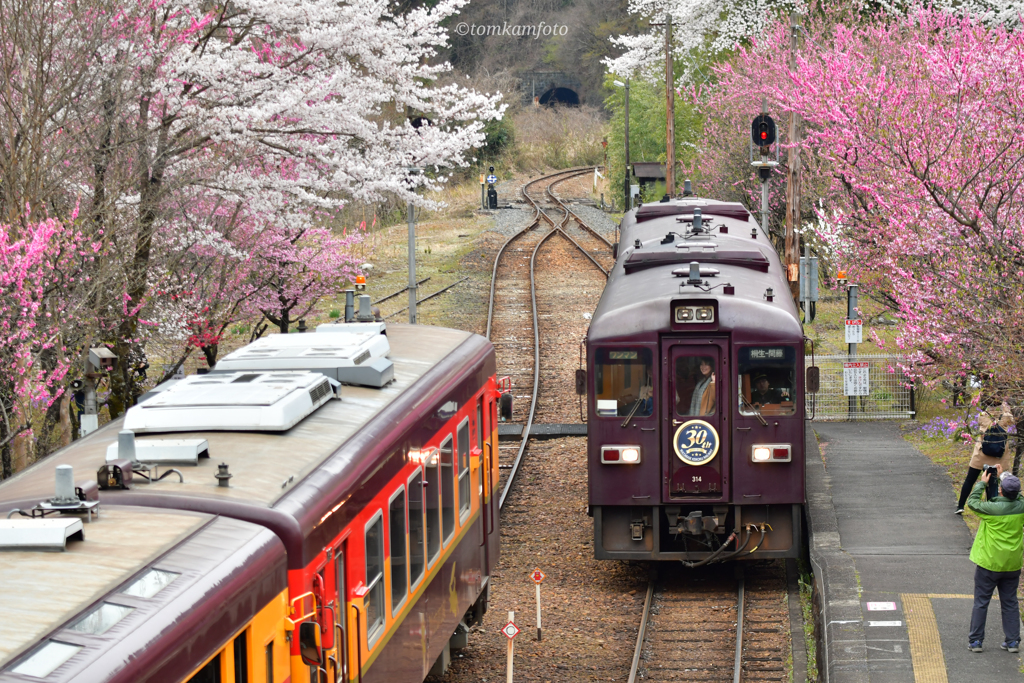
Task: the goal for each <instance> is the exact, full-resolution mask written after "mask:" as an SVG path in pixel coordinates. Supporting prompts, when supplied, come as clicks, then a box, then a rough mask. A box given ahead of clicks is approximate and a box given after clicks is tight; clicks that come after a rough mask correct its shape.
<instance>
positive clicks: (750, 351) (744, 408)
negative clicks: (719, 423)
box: [738, 346, 796, 415]
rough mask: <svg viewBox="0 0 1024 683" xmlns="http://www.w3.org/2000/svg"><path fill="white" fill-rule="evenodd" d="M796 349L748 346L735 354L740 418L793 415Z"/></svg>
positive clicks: (794, 406)
mask: <svg viewBox="0 0 1024 683" xmlns="http://www.w3.org/2000/svg"><path fill="white" fill-rule="evenodd" d="M795 379H796V349H794V348H793V347H791V346H751V347H747V348H741V349H740V350H739V382H738V386H739V388H740V399H739V409H740V413H741V414H742V415H753V414H755V413H757V412H760V413H761V414H762V415H793V414H794V413H795V412H796V404H795V402H794V401H793V398H794V386H795V384H794V380H795Z"/></svg>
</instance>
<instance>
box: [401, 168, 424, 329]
mask: <svg viewBox="0 0 1024 683" xmlns="http://www.w3.org/2000/svg"><path fill="white" fill-rule="evenodd" d="M405 170H406V171H407V172H408V173H409V176H410V177H412V176H415V175H418V174H419V173H422V172H423V169H422V168H420V167H419V166H408V167H406V169H405ZM408 211H409V324H410V325H415V324H416V207H415V206H414V205H413V203H412V200H411V199H410V200H409V202H408Z"/></svg>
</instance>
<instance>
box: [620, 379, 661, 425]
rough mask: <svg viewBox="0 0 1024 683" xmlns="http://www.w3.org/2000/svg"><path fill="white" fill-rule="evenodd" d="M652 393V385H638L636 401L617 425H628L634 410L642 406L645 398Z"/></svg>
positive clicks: (634, 413)
mask: <svg viewBox="0 0 1024 683" xmlns="http://www.w3.org/2000/svg"><path fill="white" fill-rule="evenodd" d="M653 395H654V387H652V386H650V385H648V386H645V387H640V397H639V398H637V400H636V403H634V404H633V407H632V408H631V409H630V411H629V415H627V416H626V419H625V420H623V421H622V424H621V425H619V426H620V427H628V426H629V421H630V420H632V419H633V416H634V415H636V411H637V410H638V409H639V408H640V406H642V405H643V404H644V402H645V401H646V400H647V399H649V398H650V397H651V396H653Z"/></svg>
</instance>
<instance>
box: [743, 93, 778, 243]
mask: <svg viewBox="0 0 1024 683" xmlns="http://www.w3.org/2000/svg"><path fill="white" fill-rule="evenodd" d="M766 107H767V102H762V103H761V113H760V114H758V115H757V116H755V117H754V120H753V121H751V122H750V165H751V166H753V167H754V168H755V169H756V170H757V177H758V178H760V179H761V231H762V232H764V234H765V235H768V179H769V178H771V175H772V169H774V168H775V167H776V166H778V165H779V150H778V147H776V149H775V159H772V158H771V153H772V145H774V144H775V139H776V129H775V119H773V118H772V117H771V116H769V115H768V112H767V111H765V109H766ZM755 149H756V150H757V154H756V155H755V153H754V150H755Z"/></svg>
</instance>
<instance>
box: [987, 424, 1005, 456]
mask: <svg viewBox="0 0 1024 683" xmlns="http://www.w3.org/2000/svg"><path fill="white" fill-rule="evenodd" d="M1005 451H1006V430H1005V429H1003V428H1002V427H1000V426H999V425H997V424H994V425H992V426H991V427H989V428H988V429H987V430H985V436H983V437H982V439H981V453H982V455H987V456H988V457H990V458H1001V457H1003V453H1004V452H1005Z"/></svg>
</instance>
